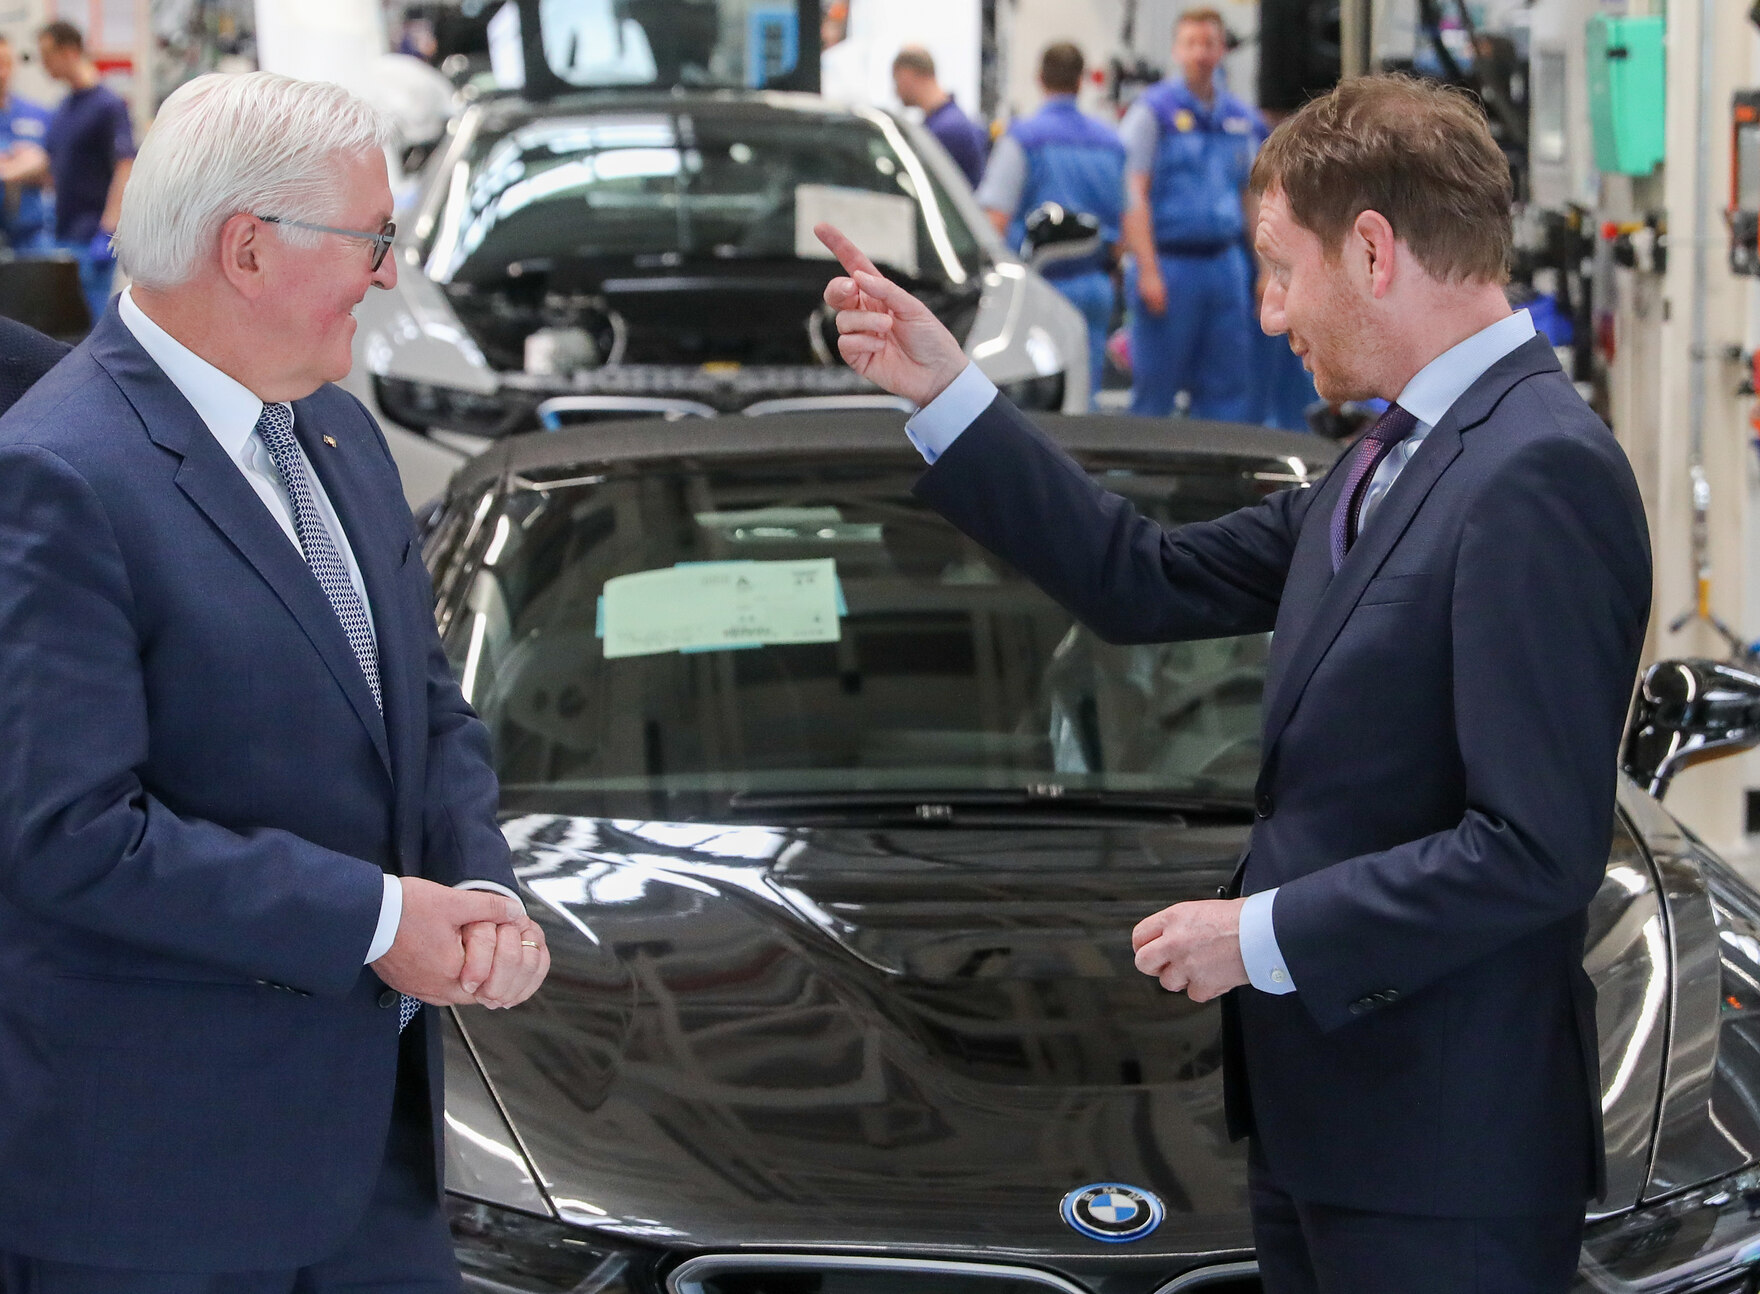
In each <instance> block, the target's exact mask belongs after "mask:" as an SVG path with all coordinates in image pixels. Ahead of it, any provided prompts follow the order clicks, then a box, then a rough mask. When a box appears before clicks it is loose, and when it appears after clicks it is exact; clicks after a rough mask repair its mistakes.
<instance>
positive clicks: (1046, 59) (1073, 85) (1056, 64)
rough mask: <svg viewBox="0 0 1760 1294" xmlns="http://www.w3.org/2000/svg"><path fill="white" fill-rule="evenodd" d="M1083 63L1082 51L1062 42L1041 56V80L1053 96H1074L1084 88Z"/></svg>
mask: <svg viewBox="0 0 1760 1294" xmlns="http://www.w3.org/2000/svg"><path fill="white" fill-rule="evenodd" d="M1083 62H1084V60H1083V58H1082V51H1081V50H1079V49H1077V48H1076V46H1075V45H1073V44H1071V43H1070V42H1069V41H1067V40H1060V41H1058V42H1057V44H1055V45H1048V46H1046V48H1045V52H1044V53H1043V54H1041V55H1040V56H1039V80H1040V81H1041V82H1042V83H1043V84H1044V86H1045V88H1046V89H1047V90H1050V91H1051V92H1052V93H1053V94H1074V93H1075V92H1076V91H1077V90H1079V89H1081V88H1082V67H1083Z"/></svg>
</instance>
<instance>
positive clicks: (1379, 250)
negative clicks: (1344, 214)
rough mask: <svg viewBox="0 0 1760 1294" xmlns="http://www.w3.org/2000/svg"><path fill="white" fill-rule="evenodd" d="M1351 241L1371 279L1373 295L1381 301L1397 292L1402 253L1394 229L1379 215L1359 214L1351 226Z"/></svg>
mask: <svg viewBox="0 0 1760 1294" xmlns="http://www.w3.org/2000/svg"><path fill="white" fill-rule="evenodd" d="M1350 241H1351V243H1352V244H1353V245H1354V247H1355V249H1356V251H1357V255H1358V256H1359V257H1361V258H1362V263H1363V265H1364V267H1365V270H1366V273H1367V275H1368V283H1369V295H1370V296H1372V297H1374V298H1375V299H1376V300H1377V301H1379V300H1381V299H1382V298H1383V297H1385V296H1386V295H1387V294H1388V292H1389V291H1391V290H1392V288H1393V278H1394V272H1395V269H1396V268H1397V261H1398V252H1397V249H1396V244H1397V242H1398V241H1399V240H1398V239H1397V238H1395V237H1394V233H1393V226H1392V225H1391V224H1389V223H1388V220H1387V217H1386V216H1384V215H1382V214H1381V213H1380V212H1379V211H1363V212H1359V213H1358V215H1357V218H1356V220H1355V221H1353V222H1352V224H1351V232H1350Z"/></svg>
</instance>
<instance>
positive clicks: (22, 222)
mask: <svg viewBox="0 0 1760 1294" xmlns="http://www.w3.org/2000/svg"><path fill="white" fill-rule="evenodd" d="M15 62H16V60H15V59H14V57H13V53H12V43H11V42H10V41H8V40H7V39H6V37H5V36H0V232H4V234H5V236H6V245H7V246H8V247H10V248H12V250H13V251H14V252H17V253H23V252H34V251H46V250H48V247H49V229H48V204H47V202H46V200H45V198H44V194H43V184H44V181H46V180H47V179H48V178H49V154H48V153H46V152H45V151H44V150H43V141H44V138H45V136H46V135H47V133H48V129H49V110H48V109H47V108H44V107H42V106H41V105H40V104H35V103H32V102H31V101H30V100H29V99H25V98H22V97H20V96H19V95H16V94H14V93H12V69H13V67H14V65H15Z"/></svg>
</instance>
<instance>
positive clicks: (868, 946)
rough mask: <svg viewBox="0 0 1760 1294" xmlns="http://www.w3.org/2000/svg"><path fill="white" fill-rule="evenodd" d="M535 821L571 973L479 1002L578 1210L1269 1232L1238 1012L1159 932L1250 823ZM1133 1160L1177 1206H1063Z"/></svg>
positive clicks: (611, 1223)
mask: <svg viewBox="0 0 1760 1294" xmlns="http://www.w3.org/2000/svg"><path fill="white" fill-rule="evenodd" d="M506 829H507V834H508V837H509V839H510V840H511V842H512V843H513V846H514V850H515V862H516V866H517V869H518V871H519V873H520V876H521V879H522V882H523V883H524V885H525V886H526V887H527V889H528V890H529V892H530V893H531V894H532V895H535V896H536V897H537V898H538V899H539V900H540V901H541V912H540V919H541V920H542V921H544V922H545V924H546V931H547V937H548V939H549V941H550V946H551V949H552V955H553V959H554V964H553V968H552V971H551V974H550V978H549V980H548V983H547V985H546V987H545V989H544V991H543V992H542V993H541V994H539V995H538V996H537V997H536V998H535V999H533V1001H532V1002H530V1003H528V1004H527V1005H526V1006H524V1007H522V1008H521V1009H520V1010H518V1011H514V1012H489V1011H484V1010H480V1009H474V1008H473V1009H469V1010H464V1011H460V1012H459V1013H458V1018H459V1021H460V1023H461V1026H462V1027H463V1028H464V1030H465V1032H466V1034H467V1035H468V1037H469V1039H470V1041H471V1043H472V1047H473V1050H474V1052H475V1054H476V1056H477V1057H478V1059H479V1061H480V1063H481V1065H482V1068H483V1070H484V1073H485V1076H486V1077H487V1079H488V1081H489V1083H490V1085H491V1087H492V1089H493V1091H494V1092H495V1095H496V1096H497V1098H498V1100H499V1102H500V1103H501V1106H502V1108H503V1109H504V1111H505V1112H506V1113H507V1115H508V1117H509V1119H510V1121H511V1123H512V1124H513V1127H514V1129H515V1130H516V1132H517V1133H518V1136H519V1138H520V1141H521V1143H522V1144H523V1146H524V1147H525V1149H526V1151H527V1153H528V1154H529V1156H530V1159H531V1161H532V1164H533V1167H534V1168H535V1170H536V1172H537V1176H538V1178H539V1180H540V1182H541V1183H542V1184H543V1186H544V1188H545V1190H546V1192H547V1193H548V1195H549V1197H550V1199H551V1201H552V1203H553V1204H554V1205H555V1207H556V1208H557V1211H558V1212H559V1213H560V1214H561V1216H563V1217H564V1218H565V1219H568V1220H571V1221H576V1222H580V1223H585V1224H588V1225H591V1226H594V1227H596V1228H599V1229H602V1230H609V1231H614V1232H618V1233H622V1234H625V1235H630V1236H636V1237H644V1238H648V1239H653V1240H659V1241H662V1242H665V1243H668V1244H673V1245H682V1246H689V1247H699V1246H700V1247H726V1246H736V1245H737V1246H753V1245H777V1246H792V1247H797V1248H798V1247H802V1246H810V1247H813V1248H826V1247H830V1248H840V1249H848V1248H856V1249H860V1248H874V1247H881V1246H885V1247H894V1246H897V1245H900V1244H908V1245H910V1246H911V1247H912V1249H913V1250H915V1251H918V1252H928V1251H937V1252H942V1253H972V1252H978V1251H982V1252H984V1253H988V1254H995V1253H997V1252H999V1251H1001V1252H1007V1253H1014V1254H1019V1255H1029V1256H1039V1257H1042V1258H1049V1257H1053V1256H1058V1255H1062V1256H1065V1257H1069V1258H1078V1259H1079V1258H1081V1257H1083V1256H1087V1257H1105V1258H1112V1259H1117V1258H1123V1257H1126V1256H1127V1255H1140V1256H1142V1257H1143V1258H1145V1259H1147V1258H1150V1257H1151V1256H1159V1255H1167V1254H1188V1255H1189V1254H1199V1253H1204V1254H1212V1253H1218V1252H1224V1251H1230V1250H1244V1249H1246V1248H1248V1247H1249V1245H1250V1236H1249V1226H1248V1218H1247V1211H1246V1201H1245V1175H1246V1174H1245V1156H1244V1149H1243V1148H1242V1147H1241V1146H1237V1145H1231V1144H1230V1142H1229V1141H1228V1138H1227V1134H1226V1132H1225V1130H1224V1122H1223V1110H1222V1084H1221V1041H1220V1022H1219V1012H1218V1011H1217V1010H1216V1008H1215V1006H1214V1004H1211V1005H1205V1006H1196V1005H1193V1004H1192V1003H1190V1002H1188V1001H1187V1000H1186V999H1185V998H1184V997H1179V996H1174V995H1170V994H1168V993H1165V992H1163V991H1162V990H1161V989H1160V988H1159V986H1158V985H1157V984H1155V983H1154V982H1153V981H1152V980H1149V979H1147V978H1145V977H1144V976H1143V975H1141V974H1139V973H1138V972H1137V971H1136V970H1135V969H1134V968H1133V966H1132V962H1131V947H1130V930H1131V927H1132V926H1133V925H1134V924H1135V923H1136V922H1137V921H1138V920H1140V919H1141V918H1142V917H1144V916H1145V915H1147V914H1148V913H1150V912H1153V911H1155V910H1157V909H1159V908H1161V907H1164V906H1165V905H1167V904H1169V903H1172V902H1176V901H1179V900H1184V899H1193V898H1208V897H1213V896H1214V895H1215V893H1216V888H1217V886H1218V885H1220V884H1222V883H1223V882H1225V881H1226V880H1227V879H1228V876H1229V874H1230V872H1231V870H1232V869H1233V866H1234V863H1235V860H1236V858H1237V856H1238V855H1239V852H1240V850H1241V848H1242V846H1243V845H1244V843H1245V837H1246V828H1245V825H1244V823H1243V824H1241V825H1234V824H1223V825H1205V824H1200V823H1192V824H1182V823H1180V822H1178V821H1177V820H1175V821H1169V822H1155V823H1152V824H1141V823H1138V824H1122V825H1121V824H1119V823H1116V822H1112V823H1108V824H1104V825H1090V824H1088V823H1084V822H1081V821H1072V822H1070V823H1068V824H1041V823H1035V824H1031V825H1016V824H1013V823H1010V822H1008V821H1006V820H1003V821H1000V822H999V823H998V824H995V825H982V824H974V825H971V826H964V825H955V826H950V827H936V828H927V827H907V828H904V829H900V830H883V829H859V830H858V829H842V828H839V829H778V828H771V827H756V826H750V825H739V826H706V825H702V824H665V823H651V822H630V821H609V820H600V819H590V818H576V817H556V816H544V815H537V816H528V817H524V818H519V819H515V820H514V821H512V822H510V823H509V824H507V828H506ZM534 906H535V907H536V906H537V905H534ZM1101 1181H1113V1182H1122V1183H1126V1184H1129V1185H1134V1186H1138V1187H1145V1188H1148V1189H1149V1190H1152V1191H1154V1192H1156V1193H1157V1194H1158V1195H1159V1196H1160V1197H1161V1199H1162V1200H1163V1201H1164V1203H1165V1205H1166V1209H1167V1217H1166V1221H1165V1222H1164V1223H1163V1224H1162V1225H1161V1227H1160V1228H1159V1229H1158V1230H1157V1231H1155V1232H1154V1233H1153V1234H1151V1235H1150V1236H1148V1237H1146V1238H1144V1239H1143V1240H1141V1241H1138V1242H1136V1243H1134V1244H1131V1245H1127V1246H1120V1245H1112V1244H1103V1243H1100V1242H1098V1241H1094V1240H1089V1239H1086V1238H1084V1237H1082V1236H1079V1235H1078V1234H1076V1233H1075V1232H1074V1231H1072V1230H1070V1229H1069V1228H1067V1227H1066V1226H1065V1225H1064V1223H1063V1222H1062V1221H1061V1220H1060V1217H1059V1206H1060V1202H1061V1201H1062V1199H1063V1196H1064V1195H1065V1193H1066V1192H1068V1191H1070V1190H1072V1189H1073V1188H1076V1187H1080V1186H1083V1185H1086V1184H1089V1183H1094V1182H1101Z"/></svg>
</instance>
